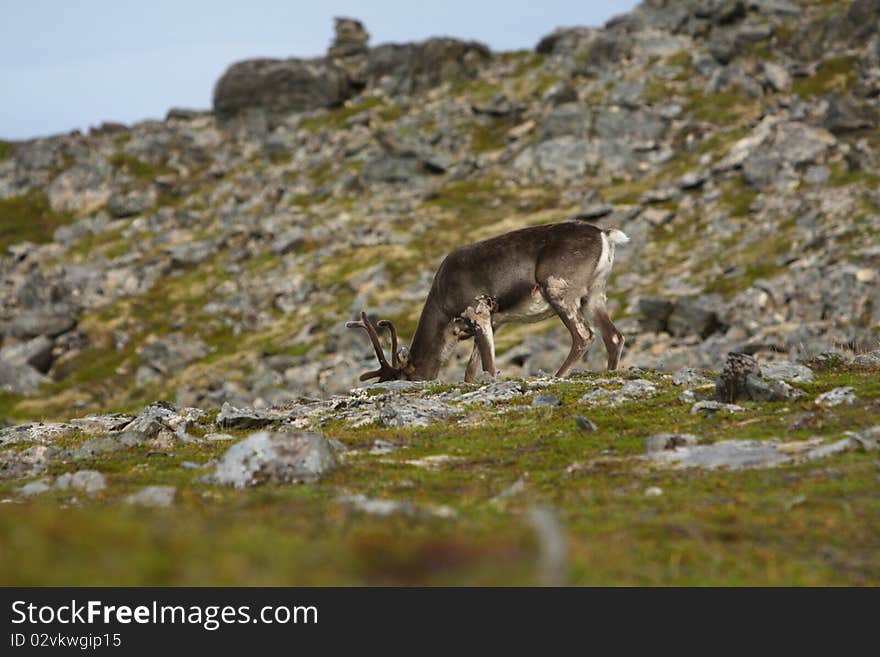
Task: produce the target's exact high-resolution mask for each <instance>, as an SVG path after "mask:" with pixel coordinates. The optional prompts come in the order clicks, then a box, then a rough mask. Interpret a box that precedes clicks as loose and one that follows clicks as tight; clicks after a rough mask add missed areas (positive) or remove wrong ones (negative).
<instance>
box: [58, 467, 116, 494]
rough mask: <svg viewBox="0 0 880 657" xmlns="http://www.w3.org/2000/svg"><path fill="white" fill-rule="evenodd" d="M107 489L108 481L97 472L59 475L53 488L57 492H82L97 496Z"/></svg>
mask: <svg viewBox="0 0 880 657" xmlns="http://www.w3.org/2000/svg"><path fill="white" fill-rule="evenodd" d="M106 487H107V480H106V479H105V478H104V475H102V474H101V473H100V472H98V471H96V470H77V471H76V472H73V473H71V472H65V473H64V474H62V475H58V477H57V478H56V479H55V483H54V484H53V485H52V488H54V489H55V490H75V491H82V492H83V493H86V494H87V495H95V494H97V493H99V492H101V491H102V490H104V489H105V488H106Z"/></svg>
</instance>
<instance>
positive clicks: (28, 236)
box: [0, 191, 73, 251]
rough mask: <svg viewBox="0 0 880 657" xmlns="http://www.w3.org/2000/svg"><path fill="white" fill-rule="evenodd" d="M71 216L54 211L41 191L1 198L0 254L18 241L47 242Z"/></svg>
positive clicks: (68, 221)
mask: <svg viewBox="0 0 880 657" xmlns="http://www.w3.org/2000/svg"><path fill="white" fill-rule="evenodd" d="M72 219H73V217H72V215H70V214H69V213H66V212H55V211H54V210H52V208H51V207H50V206H49V199H48V198H47V196H46V195H45V194H44V193H43V192H39V191H31V192H28V193H27V194H24V195H22V196H10V197H9V198H4V199H0V251H2V250H4V249H6V247H7V246H9V245H10V244H15V243H17V242H38V243H40V242H48V241H51V239H52V235H53V234H54V233H55V230H56V229H57V228H59V227H60V226H63V225H65V224H68V223H70V221H71V220H72Z"/></svg>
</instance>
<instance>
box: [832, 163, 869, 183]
mask: <svg viewBox="0 0 880 657" xmlns="http://www.w3.org/2000/svg"><path fill="white" fill-rule="evenodd" d="M829 168H830V169H831V176H830V177H829V178H828V184H829V185H831V186H832V187H844V186H846V185H856V184H862V185H865V186H866V187H868V188H873V189H876V188H877V187H878V186H880V176H878V175H877V174H876V173H874V172H872V171H850V170H849V168H848V167H847V166H846V164H845V163H843V162H834V163H832V164H831V165H830V167H829Z"/></svg>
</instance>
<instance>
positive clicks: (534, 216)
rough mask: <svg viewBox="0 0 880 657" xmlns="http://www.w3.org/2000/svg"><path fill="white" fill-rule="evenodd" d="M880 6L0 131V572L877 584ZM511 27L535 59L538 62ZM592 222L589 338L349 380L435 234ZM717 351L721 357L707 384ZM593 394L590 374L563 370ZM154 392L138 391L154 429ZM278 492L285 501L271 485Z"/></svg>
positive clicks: (422, 53)
mask: <svg viewBox="0 0 880 657" xmlns="http://www.w3.org/2000/svg"><path fill="white" fill-rule="evenodd" d="M878 28H880V5H878V4H877V2H876V1H875V0H854V1H852V2H844V1H840V2H837V1H834V0H799V1H795V0H678V1H676V0H646V1H645V2H644V3H643V4H642V5H641V6H639V7H638V8H637V9H636V10H634V11H633V12H631V13H629V14H626V15H624V16H620V17H617V18H615V19H613V20H611V21H610V22H609V23H608V24H607V25H606V26H605V27H604V28H601V29H594V28H580V27H575V28H565V29H559V30H557V31H555V32H553V33H552V34H549V35H546V36H544V37H542V38H540V39H539V40H538V41H537V44H536V46H535V48H534V49H533V50H531V51H522V52H509V53H493V52H491V51H490V50H489V49H488V48H486V47H485V46H483V45H481V44H479V43H473V42H464V41H458V40H455V39H450V38H438V39H431V40H428V41H425V42H422V43H409V44H388V45H379V46H376V47H371V46H370V43H369V35H368V33H367V31H366V28H365V27H364V26H363V25H362V24H360V23H359V22H358V21H356V20H353V19H339V20H337V23H336V34H335V38H334V39H333V41H332V43H331V45H330V48H329V50H328V53H327V55H326V57H322V58H317V59H311V60H302V59H288V60H252V61H246V62H241V63H238V64H235V65H233V66H232V67H230V68H229V70H228V71H227V72H226V73H225V74H224V75H223V77H222V78H221V79H220V80H219V81H218V82H217V85H216V88H215V94H214V108H213V110H212V111H193V110H185V109H174V110H171V111H170V112H169V113H168V116H167V117H166V119H165V120H164V121H148V122H144V123H140V124H137V125H133V126H123V125H116V124H103V125H100V126H98V127H96V128H94V129H92V130H91V131H89V133H88V134H80V133H72V134H68V135H61V136H54V137H48V138H44V139H35V140H31V141H27V142H19V143H9V142H0V247H2V255H0V276H2V286H0V295H2V306H0V307H2V310H0V313H2V314H0V337H2V343H0V389H2V392H0V420H2V421H3V422H4V423H5V425H6V427H5V428H0V501H2V502H4V503H8V504H6V505H4V507H3V509H4V512H3V513H2V514H0V536H2V539H3V540H0V583H4V584H10V583H17V584H222V583H226V584H328V583H334V584H336V583H346V584H363V583H368V584H387V583H392V584H411V583H419V584H431V583H441V584H450V583H453V584H458V583H469V584H485V583H492V584H511V583H522V584H531V583H555V584H559V583H578V584H600V583H601V584H619V583H626V584H632V583H640V584H656V583H674V584H694V583H699V584H704V583H716V584H741V583H749V584H776V583H787V584H841V583H851V584H876V583H878V582H880V562H878V557H877V550H876V546H877V543H878V534H877V532H878V527H877V523H876V522H869V521H866V519H869V518H876V517H877V514H878V512H880V509H878V498H877V493H876V492H877V476H878V475H877V462H876V459H877V456H876V454H877V449H880V437H878V430H880V429H878V425H877V418H878V416H880V407H878V400H880V387H878V380H880V378H878V371H880V369H878V368H880V342H878V341H880V285H878V281H880V192H878V189H877V188H878V182H880V129H878V118H880V29H878ZM536 36H537V35H536ZM575 217H577V218H578V220H580V221H591V222H596V223H598V224H600V225H602V226H615V227H618V228H620V229H622V230H624V231H625V232H626V233H627V234H628V235H629V236H630V237H631V242H630V243H629V244H628V245H627V246H626V247H625V248H620V249H618V255H617V261H616V264H615V270H614V274H613V276H612V279H611V280H610V283H609V302H608V306H609V310H610V311H611V315H612V316H613V317H614V318H615V321H616V322H617V324H618V326H619V327H620V328H621V330H622V331H623V332H624V333H625V334H626V337H627V342H626V349H625V352H624V358H623V361H622V364H621V365H622V370H621V372H618V373H615V374H613V375H611V374H608V373H605V372H601V370H602V369H603V366H602V364H603V363H604V360H605V359H604V351H603V347H602V345H601V341H597V346H596V347H595V349H594V350H593V352H591V353H590V354H588V356H587V357H586V358H585V362H584V363H582V364H581V368H580V369H581V372H580V373H575V374H574V375H573V376H572V377H571V378H569V379H565V380H553V379H548V378H546V377H543V376H541V374H542V372H550V371H554V370H555V369H556V368H557V367H558V366H559V364H560V363H561V362H562V360H563V358H564V356H565V354H566V353H567V350H568V345H569V338H568V335H567V331H565V329H564V328H563V327H562V325H561V323H560V322H559V321H558V320H555V319H554V320H548V321H547V322H543V323H539V324H534V325H521V326H505V327H504V329H503V330H502V331H501V333H500V334H499V335H498V338H497V347H498V353H499V359H498V360H499V364H500V367H501V369H502V377H501V378H500V379H499V380H498V381H495V382H489V381H482V382H481V384H479V385H476V384H474V385H472V384H462V383H461V382H460V381H461V379H462V376H463V372H464V360H465V359H466V357H467V354H468V353H469V345H462V349H461V351H459V352H458V353H456V354H455V356H454V357H453V359H452V361H451V362H450V364H449V365H448V367H447V368H446V369H445V370H444V372H443V376H442V377H441V381H439V382H430V383H419V384H413V383H404V382H396V383H392V384H384V385H374V386H368V387H361V388H354V386H356V385H358V381H357V378H358V375H359V374H360V373H361V372H363V371H364V370H366V369H372V367H373V359H374V357H373V355H372V352H371V351H370V349H369V347H368V344H367V343H366V340H365V338H364V336H363V334H362V332H358V331H352V330H350V329H346V328H345V322H346V321H347V320H350V319H352V318H354V317H356V316H357V313H359V312H360V311H361V310H362V309H367V310H369V311H370V313H371V314H372V315H373V316H375V317H377V318H391V319H393V320H394V321H395V323H396V324H397V326H398V328H399V329H400V331H401V333H402V334H403V335H404V337H408V336H409V335H411V333H412V330H413V329H414V327H415V323H416V321H417V319H418V315H419V312H420V310H421V304H422V302H423V300H424V298H425V295H426V293H427V290H428V287H429V285H430V282H431V278H432V276H433V273H434V271H435V269H436V267H437V265H438V264H439V262H440V260H441V259H442V257H443V256H444V255H445V254H446V253H447V252H448V251H449V250H451V249H452V248H454V247H455V246H457V245H460V244H463V243H467V242H471V241H475V240H477V239H480V238H483V237H487V236H491V235H495V234H499V233H502V232H504V231H506V230H510V229H513V228H517V227H522V226H527V225H531V224H539V223H545V222H551V221H558V220H561V219H566V218H575ZM729 352H734V353H733V355H731V356H728V354H729ZM588 371H592V373H588ZM156 400H164V401H156ZM294 484H297V485H294Z"/></svg>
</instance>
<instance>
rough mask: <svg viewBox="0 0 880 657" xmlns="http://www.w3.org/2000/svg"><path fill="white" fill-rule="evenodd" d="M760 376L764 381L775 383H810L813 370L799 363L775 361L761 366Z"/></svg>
mask: <svg viewBox="0 0 880 657" xmlns="http://www.w3.org/2000/svg"><path fill="white" fill-rule="evenodd" d="M761 376H763V377H764V378H765V379H775V380H777V381H790V382H795V383H810V382H811V381H812V380H813V370H811V369H810V368H809V367H807V366H806V365H801V364H800V363H790V362H788V361H777V362H775V363H767V364H766V365H762V366H761Z"/></svg>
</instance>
